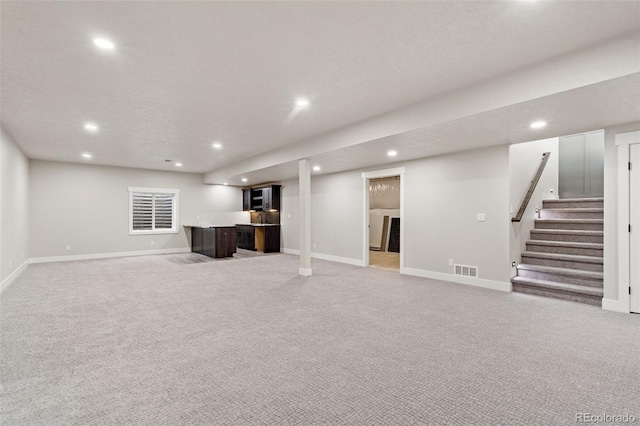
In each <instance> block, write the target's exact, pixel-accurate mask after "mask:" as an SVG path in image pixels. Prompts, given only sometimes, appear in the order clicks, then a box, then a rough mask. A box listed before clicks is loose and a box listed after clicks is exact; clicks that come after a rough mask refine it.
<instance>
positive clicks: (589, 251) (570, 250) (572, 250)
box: [527, 243, 603, 257]
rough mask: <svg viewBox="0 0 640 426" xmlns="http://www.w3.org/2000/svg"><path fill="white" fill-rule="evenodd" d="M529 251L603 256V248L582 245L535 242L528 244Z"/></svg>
mask: <svg viewBox="0 0 640 426" xmlns="http://www.w3.org/2000/svg"><path fill="white" fill-rule="evenodd" d="M527 251H535V252H538V253H558V254H575V255H579V256H595V257H602V252H603V250H602V249H597V248H582V247H557V246H546V245H537V244H535V243H531V244H529V243H528V244H527Z"/></svg>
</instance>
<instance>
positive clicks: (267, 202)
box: [262, 187, 273, 210]
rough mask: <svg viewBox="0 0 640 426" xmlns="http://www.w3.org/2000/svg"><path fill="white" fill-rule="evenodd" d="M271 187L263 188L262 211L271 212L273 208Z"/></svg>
mask: <svg viewBox="0 0 640 426" xmlns="http://www.w3.org/2000/svg"><path fill="white" fill-rule="evenodd" d="M271 194H272V191H271V187H269V188H262V209H263V210H270V209H272V208H273V207H271Z"/></svg>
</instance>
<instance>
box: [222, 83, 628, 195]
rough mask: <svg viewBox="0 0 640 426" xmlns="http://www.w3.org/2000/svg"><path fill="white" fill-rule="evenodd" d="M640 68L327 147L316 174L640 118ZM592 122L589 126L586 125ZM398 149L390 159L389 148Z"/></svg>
mask: <svg viewBox="0 0 640 426" xmlns="http://www.w3.org/2000/svg"><path fill="white" fill-rule="evenodd" d="M639 91H640V73H636V74H633V75H630V76H626V77H621V78H617V79H614V80H609V81H606V82H603V83H599V84H594V85H591V86H586V87H582V88H580V89H575V90H570V91H567V92H563V93H559V94H556V95H552V96H546V97H543V98H539V99H536V100H535V101H532V102H526V103H521V104H516V105H511V106H509V107H505V108H499V109H495V110H492V111H488V112H484V113H481V114H475V115H472V116H468V117H464V118H461V119H458V120H453V121H450V122H446V123H441V124H437V125H433V126H429V127H427V128H424V129H417V130H414V131H410V132H405V133H401V134H398V135H394V136H389V137H385V138H381V139H377V140H374V141H370V142H367V143H361V144H358V145H354V146H350V147H348V148H344V149H338V150H334V151H330V152H327V153H325V154H322V155H317V156H313V157H311V158H310V160H311V162H312V164H313V165H317V166H320V167H321V170H320V171H319V172H313V174H314V175H317V174H326V173H335V172H341V171H345V170H352V169H366V168H369V167H372V166H376V168H380V169H384V168H387V167H393V166H394V165H395V163H397V162H403V161H407V160H412V159H416V158H423V157H431V156H435V155H442V154H447V153H451V152H457V151H463V150H467V149H469V148H470V146H471V147H473V148H482V147H488V146H494V145H506V144H513V143H520V142H529V141H533V140H540V139H546V138H550V137H555V136H564V135H570V134H574V133H578V132H584V131H591V130H599V129H602V128H604V127H609V126H614V125H617V124H620V123H627V122H631V121H636V120H639V119H640V92H639ZM532 116H545V117H553V119H552V120H549V123H548V126H547V127H546V128H544V129H539V130H534V129H530V128H529V127H528V125H527V124H528V123H529V120H530V118H531V117H532ZM585 123H590V126H591V127H585ZM390 149H395V150H397V151H398V156H397V157H394V158H391V157H388V156H387V155H386V153H387V151H388V150H390ZM297 176H298V162H297V161H293V162H287V163H284V164H281V165H277V166H273V167H269V168H265V169H262V170H256V171H254V172H251V173H246V174H242V175H238V176H232V177H229V178H228V179H227V181H228V183H229V184H231V185H239V186H242V185H243V183H242V181H241V179H242V178H247V179H248V180H249V182H250V183H251V182H262V181H268V180H273V181H281V180H287V179H291V178H296V177H297Z"/></svg>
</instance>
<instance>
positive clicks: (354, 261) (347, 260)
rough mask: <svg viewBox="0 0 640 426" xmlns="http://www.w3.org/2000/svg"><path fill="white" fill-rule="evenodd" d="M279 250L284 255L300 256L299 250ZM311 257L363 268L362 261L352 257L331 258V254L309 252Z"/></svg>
mask: <svg viewBox="0 0 640 426" xmlns="http://www.w3.org/2000/svg"><path fill="white" fill-rule="evenodd" d="M281 250H282V252H283V253H286V254H293V255H296V256H298V255H300V250H297V249H290V248H282V249H281ZM311 257H312V258H313V259H320V260H328V261H329V262H337V263H346V264H348V265H354V266H364V261H363V260H362V259H354V258H352V257H341V256H333V255H331V254H324V253H314V252H311Z"/></svg>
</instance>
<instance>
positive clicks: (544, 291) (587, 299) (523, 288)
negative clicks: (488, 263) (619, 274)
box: [513, 284, 602, 306]
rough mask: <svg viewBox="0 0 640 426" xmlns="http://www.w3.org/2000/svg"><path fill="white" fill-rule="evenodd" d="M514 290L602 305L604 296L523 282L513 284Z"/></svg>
mask: <svg viewBox="0 0 640 426" xmlns="http://www.w3.org/2000/svg"><path fill="white" fill-rule="evenodd" d="M513 291H515V292H518V293H527V294H534V295H537V296H545V297H553V298H554V299H562V300H569V301H572V302H580V303H586V304H588V305H594V306H602V298H601V297H599V296H589V295H583V294H578V293H571V292H564V291H556V290H550V289H540V288H536V287H531V286H527V285H523V284H513Z"/></svg>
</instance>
